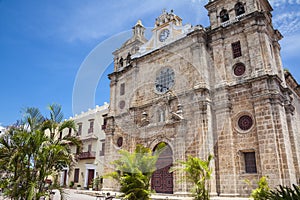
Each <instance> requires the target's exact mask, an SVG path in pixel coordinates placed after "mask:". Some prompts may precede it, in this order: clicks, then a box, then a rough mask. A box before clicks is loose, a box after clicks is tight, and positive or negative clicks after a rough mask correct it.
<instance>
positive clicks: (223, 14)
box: [220, 9, 229, 22]
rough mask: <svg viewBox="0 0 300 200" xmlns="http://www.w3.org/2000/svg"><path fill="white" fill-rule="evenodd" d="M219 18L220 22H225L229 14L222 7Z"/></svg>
mask: <svg viewBox="0 0 300 200" xmlns="http://www.w3.org/2000/svg"><path fill="white" fill-rule="evenodd" d="M220 18H221V22H226V21H228V20H229V15H228V12H227V10H225V9H223V10H222V11H221V12H220Z"/></svg>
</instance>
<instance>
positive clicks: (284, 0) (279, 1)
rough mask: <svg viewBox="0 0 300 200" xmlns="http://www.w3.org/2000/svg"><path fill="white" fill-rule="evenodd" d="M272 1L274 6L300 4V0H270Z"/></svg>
mask: <svg viewBox="0 0 300 200" xmlns="http://www.w3.org/2000/svg"><path fill="white" fill-rule="evenodd" d="M270 3H271V5H272V6H273V7H281V6H282V5H286V4H290V5H295V4H299V5H300V0H270Z"/></svg>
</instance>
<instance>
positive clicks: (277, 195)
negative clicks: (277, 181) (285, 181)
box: [268, 185, 300, 200]
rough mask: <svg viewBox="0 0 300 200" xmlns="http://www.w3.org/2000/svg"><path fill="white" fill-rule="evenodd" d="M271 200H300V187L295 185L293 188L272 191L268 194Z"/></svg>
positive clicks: (283, 187)
mask: <svg viewBox="0 0 300 200" xmlns="http://www.w3.org/2000/svg"><path fill="white" fill-rule="evenodd" d="M268 199H270V200H298V199H300V187H299V186H296V185H293V186H292V187H287V186H281V185H280V186H279V188H276V189H275V190H271V192H270V193H269V194H268Z"/></svg>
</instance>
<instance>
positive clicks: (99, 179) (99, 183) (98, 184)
mask: <svg viewBox="0 0 300 200" xmlns="http://www.w3.org/2000/svg"><path fill="white" fill-rule="evenodd" d="M93 185H94V186H95V189H96V190H97V191H98V190H99V189H101V188H102V177H101V176H97V177H96V178H94V179H93Z"/></svg>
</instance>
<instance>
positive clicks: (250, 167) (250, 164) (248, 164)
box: [244, 152, 257, 174]
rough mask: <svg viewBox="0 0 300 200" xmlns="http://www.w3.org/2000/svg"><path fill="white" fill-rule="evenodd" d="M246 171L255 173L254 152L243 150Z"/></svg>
mask: <svg viewBox="0 0 300 200" xmlns="http://www.w3.org/2000/svg"><path fill="white" fill-rule="evenodd" d="M244 158H245V171H246V173H252V174H253V173H257V169H256V160H255V152H244Z"/></svg>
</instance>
